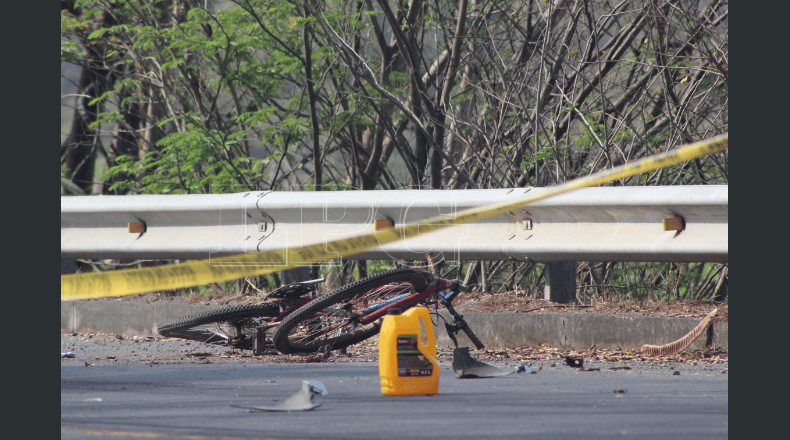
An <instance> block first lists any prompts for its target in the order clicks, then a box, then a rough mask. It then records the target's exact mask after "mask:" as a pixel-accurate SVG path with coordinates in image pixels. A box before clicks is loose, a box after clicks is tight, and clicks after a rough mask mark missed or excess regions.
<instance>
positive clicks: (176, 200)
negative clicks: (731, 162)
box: [60, 185, 728, 262]
mask: <svg viewBox="0 0 790 440" xmlns="http://www.w3.org/2000/svg"><path fill="white" fill-rule="evenodd" d="M543 190H544V189H542V188H526V189H525V188H514V189H488V190H455V191H438V190H433V191H426V190H400V191H327V192H277V191H275V192H272V191H260V192H246V193H238V194H222V195H148V196H146V195H142V196H86V197H81V196H62V197H61V199H60V210H61V215H60V224H61V234H60V246H61V250H60V255H61V258H62V259H64V258H124V259H126V258H162V259H205V258H211V257H215V256H221V255H231V254H238V253H243V252H258V251H266V250H276V249H284V248H288V247H294V246H300V245H308V244H314V243H317V242H320V241H330V240H337V239H340V238H346V237H352V236H355V235H358V234H362V233H365V232H370V231H372V230H374V229H375V228H376V227H377V225H378V227H381V226H386V225H389V224H393V225H394V227H398V226H400V225H403V224H405V223H409V222H413V221H416V220H421V219H425V218H429V217H433V216H436V215H440V214H447V215H453V214H454V213H455V212H458V211H460V210H463V209H466V208H471V207H476V206H483V205H488V204H491V203H495V202H500V201H504V200H507V199H509V198H515V197H518V196H521V195H523V194H524V193H525V192H526V191H543ZM668 219H675V220H668ZM665 220H668V221H665ZM665 224H666V225H667V226H666V227H668V228H672V227H675V228H681V229H676V230H665ZM130 231H134V232H130ZM727 251H728V187H727V186H726V185H711V186H663V187H598V188H584V189H580V190H578V191H574V192H572V193H569V194H565V195H561V196H557V197H553V198H551V199H547V200H544V201H541V202H538V203H535V204H534V205H530V206H528V207H527V208H525V209H520V210H518V211H514V212H510V213H508V214H504V215H500V216H497V217H494V218H491V219H488V220H484V221H479V222H475V223H470V224H465V225H460V226H454V227H451V228H448V229H445V230H442V231H437V232H434V233H431V234H425V235H424V236H423V235H420V236H417V237H413V238H410V239H407V240H402V241H400V242H395V243H391V244H388V245H385V246H380V247H377V248H374V249H371V250H369V251H366V252H364V253H361V254H358V255H356V256H354V257H352V258H356V259H404V260H406V259H423V258H424V255H425V253H426V252H431V253H433V254H434V255H437V258H442V257H444V258H445V259H447V260H513V261H526V260H527V259H531V260H533V261H536V262H559V261H674V262H695V261H708V262H726V261H727V255H728V254H727Z"/></svg>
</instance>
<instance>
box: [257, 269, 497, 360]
mask: <svg viewBox="0 0 790 440" xmlns="http://www.w3.org/2000/svg"><path fill="white" fill-rule="evenodd" d="M464 291H466V287H464V286H463V285H462V284H461V282H460V280H446V279H443V278H440V277H437V276H434V275H433V274H431V273H428V272H424V271H421V270H419V269H416V268H402V269H393V270H390V271H386V272H382V273H379V274H376V275H373V276H371V277H368V278H364V279H362V280H359V281H357V282H355V283H352V284H349V285H347V286H344V287H341V288H339V289H337V290H335V291H333V292H330V293H328V294H326V295H321V296H319V297H317V298H315V299H314V300H312V301H310V302H309V303H307V304H305V305H303V306H301V307H300V308H298V309H297V310H295V311H294V312H292V313H291V314H289V315H288V316H286V317H285V319H283V321H282V322H281V323H280V324H279V325H278V326H277V328H276V329H275V331H274V335H273V337H272V343H273V345H274V347H275V348H276V349H277V350H278V351H280V352H281V353H284V354H298V353H316V352H322V353H328V352H329V351H331V350H338V349H342V348H346V347H348V346H349V345H353V344H356V343H358V342H361V341H364V340H365V339H368V338H370V337H371V336H373V335H375V334H377V333H378V332H379V330H380V328H381V321H382V318H383V317H384V315H386V314H387V312H388V311H389V310H391V309H400V310H401V311H403V310H406V309H409V308H411V307H414V306H416V305H425V306H430V305H438V304H441V305H443V306H444V307H445V308H446V309H447V311H448V313H450V315H451V316H452V317H453V322H452V323H448V322H446V321H445V328H446V329H447V332H448V334H449V336H450V338H451V339H452V340H453V342H454V343H455V344H456V346H457V345H458V342H457V339H456V336H455V335H456V334H457V333H458V332H459V331H464V332H465V333H466V335H467V336H468V337H469V339H470V340H471V341H472V343H473V344H474V345H475V347H477V349H482V348H484V345H483V343H482V342H480V339H478V338H477V336H476V335H475V334H474V332H473V331H472V329H471V328H469V325H468V324H467V323H466V321H464V319H463V315H461V314H459V313H458V312H456V310H455V308H454V307H453V305H452V302H453V300H454V299H455V298H456V297H457V296H458V295H459V294H460V293H461V292H464ZM437 308H438V307H437ZM435 315H437V316H441V315H439V314H438V313H436V312H435Z"/></svg>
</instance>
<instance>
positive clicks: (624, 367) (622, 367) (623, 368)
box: [609, 365, 631, 370]
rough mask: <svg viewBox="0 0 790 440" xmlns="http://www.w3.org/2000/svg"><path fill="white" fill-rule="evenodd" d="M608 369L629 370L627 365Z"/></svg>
mask: <svg viewBox="0 0 790 440" xmlns="http://www.w3.org/2000/svg"><path fill="white" fill-rule="evenodd" d="M609 369H610V370H630V369H631V367H629V366H628V365H620V366H616V367H609Z"/></svg>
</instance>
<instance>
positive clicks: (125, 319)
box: [60, 301, 728, 350]
mask: <svg viewBox="0 0 790 440" xmlns="http://www.w3.org/2000/svg"><path fill="white" fill-rule="evenodd" d="M219 307H224V306H223V305H192V304H178V303H164V302H162V303H143V302H140V303H137V302H130V301H61V303H60V331H61V332H64V333H74V332H79V333H109V334H118V335H122V336H133V335H137V336H158V333H157V330H156V323H157V322H162V321H165V320H167V319H172V318H178V317H181V316H186V315H191V314H195V313H200V312H203V311H206V310H210V309H215V308H219ZM442 314H443V316H444V317H445V318H446V319H447V318H448V315H447V314H446V313H445V312H442ZM464 318H465V319H466V321H467V322H468V323H469V326H470V327H471V328H472V329H473V330H474V332H475V334H477V336H478V337H479V338H480V340H481V341H482V342H483V343H484V344H485V345H486V347H487V348H506V347H538V346H540V345H542V344H547V345H549V346H551V347H554V348H565V349H572V350H586V349H588V348H590V347H591V346H592V345H593V344H595V345H596V346H597V347H598V348H605V349H632V348H639V347H641V346H642V345H644V344H654V345H660V344H665V343H668V342H672V341H674V340H676V339H678V338H681V337H683V336H684V335H685V334H686V333H688V332H689V331H690V330H691V329H692V328H694V327H695V326H696V325H697V324H698V323H699V321H700V320H698V319H693V318H674V317H661V316H639V315H625V314H621V315H614V314H603V313H595V314H593V313H583V312H582V313H546V312H537V313H536V312H530V313H517V312H468V313H464ZM437 324H438V326H437V327H436V330H437V331H436V332H435V333H436V342H437V345H439V346H444V347H450V346H452V341H450V339H449V338H448V337H447V332H446V331H445V330H444V325H443V323H442V322H441V320H439V322H438V323H437ZM458 342H459V345H462V346H463V345H468V346H473V345H472V344H471V342H470V341H469V340H468V339H467V338H466V335H464V334H463V333H461V334H460V335H459V341H458ZM706 343H707V344H708V345H710V346H711V347H716V348H720V349H723V350H728V323H727V322H715V323H714V324H713V332H712V335H708V338H706V337H705V336H701V337H700V338H698V339H697V340H696V341H695V342H694V343H693V344H692V345H691V347H690V348H689V349H691V350H699V349H701V348H703V347H705V346H706Z"/></svg>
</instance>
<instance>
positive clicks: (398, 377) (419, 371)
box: [379, 307, 439, 396]
mask: <svg viewBox="0 0 790 440" xmlns="http://www.w3.org/2000/svg"><path fill="white" fill-rule="evenodd" d="M398 313H399V310H397V309H391V310H389V311H388V313H387V316H385V317H384V322H383V323H382V324H381V332H380V334H379V376H381V393H382V394H386V395H389V396H405V395H410V394H436V393H438V392H439V364H438V363H437V362H436V341H435V339H434V336H433V325H432V324H431V316H430V313H429V312H428V309H427V308H425V307H414V308H412V309H409V310H407V311H406V312H405V313H403V314H398Z"/></svg>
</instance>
